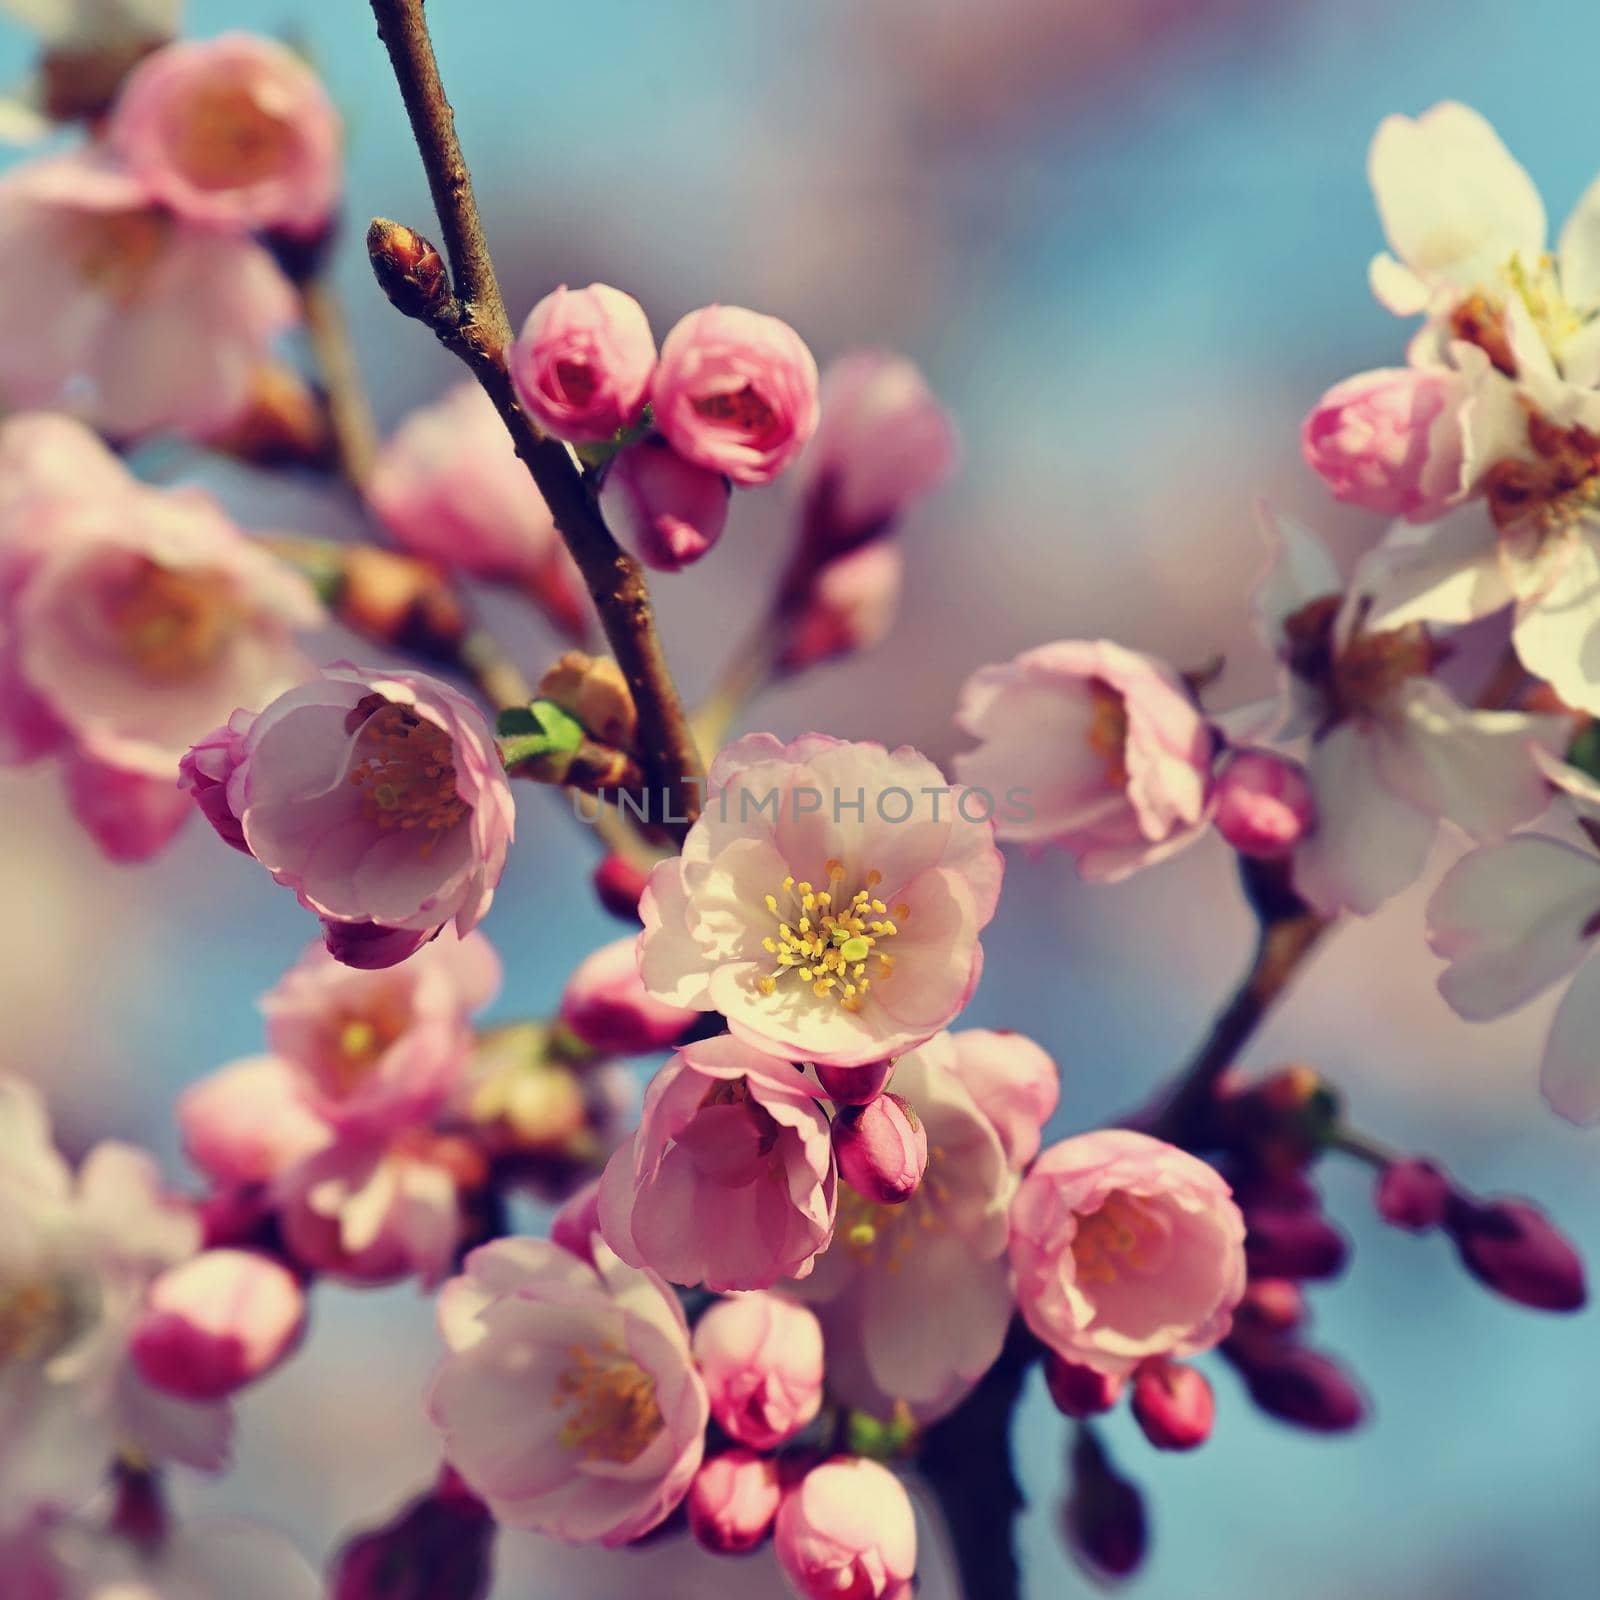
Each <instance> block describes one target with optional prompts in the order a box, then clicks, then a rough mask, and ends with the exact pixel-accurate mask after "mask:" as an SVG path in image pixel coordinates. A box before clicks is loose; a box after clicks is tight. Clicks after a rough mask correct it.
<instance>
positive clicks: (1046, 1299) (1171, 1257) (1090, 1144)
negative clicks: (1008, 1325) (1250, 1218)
mask: <svg viewBox="0 0 1600 1600" xmlns="http://www.w3.org/2000/svg"><path fill="white" fill-rule="evenodd" d="M1011 1264H1012V1266H1013V1267H1014V1268H1015V1269H1016V1280H1017V1281H1016V1287H1017V1304H1018V1305H1019V1306H1020V1308H1021V1310H1022V1315H1023V1317H1024V1318H1025V1319H1026V1321H1027V1324H1028V1326H1029V1327H1030V1328H1031V1329H1032V1330H1033V1331H1034V1333H1036V1334H1037V1335H1038V1336H1039V1338H1041V1339H1042V1340H1043V1341H1044V1342H1045V1343H1046V1344H1047V1345H1049V1346H1050V1348H1051V1349H1052V1350H1054V1351H1055V1352H1056V1353H1057V1354H1058V1355H1060V1356H1061V1357H1063V1358H1064V1359H1065V1360H1067V1361H1072V1362H1076V1363H1078V1364H1079V1365H1080V1366H1085V1367H1090V1368H1092V1369H1093V1370H1094V1371H1096V1372H1103V1373H1106V1374H1108V1375H1111V1376H1125V1375H1126V1374H1128V1373H1131V1372H1132V1371H1134V1369H1135V1368H1136V1367H1138V1365H1139V1363H1140V1362H1141V1361H1144V1360H1146V1359H1148V1358H1149V1357H1151V1356H1188V1355H1196V1354H1198V1353H1199V1352H1200V1351H1202V1350H1209V1349H1210V1348H1211V1347H1212V1346H1213V1345H1214V1344H1216V1343H1217V1342H1218V1341H1219V1340H1220V1339H1222V1338H1223V1337H1224V1336H1225V1335H1226V1333H1227V1332H1228V1328H1229V1326H1230V1325H1231V1322H1232V1316H1233V1308H1234V1306H1236V1305H1237V1304H1238V1303H1239V1297H1240V1296H1241V1295H1242V1294H1243V1293H1244V1284H1245V1261H1244V1218H1243V1217H1242V1216H1240V1214H1239V1208H1238V1207H1237V1206H1236V1205H1235V1204H1234V1203H1233V1201H1232V1199H1231V1198H1230V1191H1229V1188H1228V1185H1227V1184H1226V1183H1225V1182H1224V1181H1223V1180H1222V1178H1221V1177H1220V1176H1219V1175H1218V1174H1217V1171H1216V1169H1215V1168H1214V1167H1210V1166H1207V1165H1206V1163H1205V1162H1203V1161H1200V1160H1198V1159H1197V1158H1196V1157H1194V1156H1191V1155H1188V1154H1187V1153H1185V1152H1184V1151H1182V1150H1179V1149H1177V1148H1176V1147H1175V1146H1173V1145H1170V1144H1165V1143H1163V1142H1162V1141H1161V1140H1160V1139H1152V1138H1150V1137H1149V1135H1147V1134H1143V1133H1134V1132H1132V1131H1131V1130H1128V1129H1124V1128H1112V1129H1107V1130H1105V1131H1104V1132H1101V1133H1086V1134H1080V1135H1078V1136H1077V1137H1076V1138H1072V1139H1065V1140H1063V1141H1062V1142H1061V1143H1060V1144H1055V1145H1051V1146H1050V1148H1049V1149H1048V1150H1046V1151H1045V1152H1044V1154H1043V1155H1041V1156H1040V1157H1039V1159H1038V1160H1037V1161H1036V1162H1035V1163H1034V1165H1033V1167H1032V1169H1031V1170H1030V1171H1029V1173H1028V1175H1027V1176H1026V1177H1025V1178H1024V1179H1023V1180H1022V1187H1021V1188H1020V1189H1019V1190H1018V1191H1017V1197H1016V1199H1015V1200H1014V1201H1013V1202H1012V1206H1011Z"/></svg>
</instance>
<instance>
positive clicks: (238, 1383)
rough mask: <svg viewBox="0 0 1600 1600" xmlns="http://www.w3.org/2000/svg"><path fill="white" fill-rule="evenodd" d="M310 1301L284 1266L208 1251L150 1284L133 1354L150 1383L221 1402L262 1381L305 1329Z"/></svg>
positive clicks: (243, 1253)
mask: <svg viewBox="0 0 1600 1600" xmlns="http://www.w3.org/2000/svg"><path fill="white" fill-rule="evenodd" d="M305 1320H306V1300H305V1293H304V1291H303V1290H302V1289H301V1287H300V1283H299V1280H298V1279H297V1278H296V1277H295V1276H294V1274H293V1273H292V1272H290V1271H289V1270H288V1269H287V1268H286V1267H284V1266H283V1265H281V1264H280V1263H279V1262H276V1261H273V1260H271V1259H270V1258H269V1257H267V1256H263V1255H258V1254H256V1253H255V1252H254V1251H249V1250H205V1251H202V1252H201V1253H200V1254H199V1255H197V1256H194V1257H192V1258H191V1259H190V1260H188V1261H185V1262H182V1263H180V1264H179V1265H178V1266H175V1267H169V1268H168V1269H167V1270H166V1271H165V1272H164V1273H162V1274H161V1276H160V1277H159V1278H157V1279H156V1280H155V1281H154V1282H153V1283H152V1284H151V1285H150V1288H149V1290H148V1291H147V1293H146V1295H145V1302H144V1307H143V1309H142V1310H141V1312H140V1313H139V1320H138V1322H137V1324H136V1325H135V1327H134V1329H133V1333H132V1336H131V1342H130V1346H129V1349H130V1353H131V1355H132V1358H133V1363H134V1365H135V1366H136V1367H137V1368H138V1369H139V1374H140V1376H141V1377H143V1378H144V1380H145V1381H146V1382H147V1383H150V1384H153V1385H154V1386H155V1387H156V1388H158V1389H160V1390H162V1391H163V1392H165V1393H167V1394H175V1395H179V1396H180V1397H182V1398H183V1399H185V1400H220V1399H223V1398H224V1397H225V1396H227V1395H230V1394H232V1393H234V1392H235V1391H236V1390H238V1389H242V1388H243V1387H244V1386H245V1385H246V1384H248V1383H253V1382H255V1380H256V1379H258V1378H261V1377H264V1376H265V1375H266V1374H267V1373H268V1372H270V1371H271V1370H272V1369H273V1368H274V1367H276V1366H277V1365H278V1364H279V1363H280V1362H281V1361H283V1359H284V1358H285V1357H286V1356H287V1355H288V1354H289V1352H290V1351H291V1350H292V1349H293V1348H294V1346H295V1345H296V1344H297V1343H298V1342H299V1339H300V1335H301V1334H302V1333H303V1332H304V1330H305Z"/></svg>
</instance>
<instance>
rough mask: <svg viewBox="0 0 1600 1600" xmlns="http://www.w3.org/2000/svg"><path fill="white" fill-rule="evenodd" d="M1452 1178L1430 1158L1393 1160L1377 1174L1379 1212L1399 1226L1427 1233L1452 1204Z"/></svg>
mask: <svg viewBox="0 0 1600 1600" xmlns="http://www.w3.org/2000/svg"><path fill="white" fill-rule="evenodd" d="M1450 1193H1451V1190H1450V1180H1449V1178H1447V1177H1446V1176H1445V1175H1444V1173H1443V1172H1441V1171H1440V1170H1439V1168H1438V1167H1436V1166H1434V1164H1433V1163H1432V1162H1431V1161H1423V1160H1421V1159H1420V1158H1419V1159H1413V1160H1409V1161H1392V1162H1390V1164H1389V1165H1388V1166H1387V1167H1385V1168H1384V1169H1383V1171H1382V1172H1381V1173H1380V1174H1379V1176H1378V1189H1377V1196H1376V1198H1377V1206H1378V1215H1379V1216H1380V1217H1382V1218H1383V1220H1384V1221H1385V1222H1388V1223H1391V1224H1392V1225H1393V1226H1395V1227H1396V1228H1405V1229H1407V1230H1408V1231H1409V1232H1411V1233H1425V1232H1426V1231H1427V1230H1428V1229H1429V1228H1437V1227H1438V1226H1439V1224H1440V1223H1441V1222H1443V1221H1444V1219H1445V1213H1446V1211H1448V1210H1449V1206H1450Z"/></svg>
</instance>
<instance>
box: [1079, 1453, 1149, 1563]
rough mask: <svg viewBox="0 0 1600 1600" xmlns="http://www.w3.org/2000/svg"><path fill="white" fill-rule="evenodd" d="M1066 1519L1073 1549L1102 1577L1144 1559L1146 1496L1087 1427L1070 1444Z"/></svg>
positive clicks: (1080, 1558) (1080, 1559)
mask: <svg viewBox="0 0 1600 1600" xmlns="http://www.w3.org/2000/svg"><path fill="white" fill-rule="evenodd" d="M1062 1522H1063V1527H1064V1531H1065V1533H1066V1535H1067V1541H1068V1543H1069V1544H1070V1545H1071V1546H1072V1552H1073V1554H1074V1555H1075V1556H1077V1558H1078V1560H1079V1561H1080V1562H1081V1563H1082V1564H1083V1565H1084V1566H1085V1567H1087V1568H1088V1569H1089V1571H1090V1572H1092V1573H1094V1574H1095V1575H1096V1576H1098V1577H1102V1578H1125V1577H1127V1576H1128V1574H1129V1573H1131V1572H1133V1571H1134V1570H1135V1569H1136V1568H1137V1567H1138V1566H1139V1564H1140V1562H1142V1561H1143V1560H1144V1553H1145V1548H1146V1546H1147V1545H1148V1543H1149V1534H1148V1531H1147V1528H1146V1523H1145V1514H1144V1496H1143V1495H1141V1494H1140V1493H1139V1490H1138V1489H1137V1488H1136V1487H1135V1486H1134V1485H1133V1484H1131V1483H1129V1482H1128V1480H1127V1479H1126V1478H1124V1477H1122V1476H1121V1474H1120V1473H1118V1471H1117V1469H1116V1467H1115V1466H1114V1465H1113V1463H1112V1461H1111V1458H1110V1457H1109V1456H1108V1455H1107V1454H1106V1451H1105V1447H1104V1446H1103V1445H1102V1444H1101V1443H1100V1441H1099V1440H1098V1439H1097V1438H1095V1436H1094V1434H1093V1433H1092V1432H1091V1431H1090V1430H1089V1429H1087V1428H1081V1429H1079V1431H1078V1437H1077V1440H1076V1442H1075V1443H1074V1444H1073V1447H1072V1492H1071V1494H1070V1495H1069V1496H1068V1499H1067V1503H1066V1505H1065V1506H1064V1507H1063V1510H1062Z"/></svg>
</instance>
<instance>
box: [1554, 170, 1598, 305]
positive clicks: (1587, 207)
mask: <svg viewBox="0 0 1600 1600" xmlns="http://www.w3.org/2000/svg"><path fill="white" fill-rule="evenodd" d="M1556 262H1557V265H1558V266H1559V268H1560V271H1561V293H1562V295H1563V296H1564V297H1565V299H1566V301H1567V303H1568V304H1569V305H1571V306H1574V307H1576V308H1577V309H1578V310H1580V311H1592V310H1596V309H1600V178H1596V179H1595V181H1594V182H1593V183H1591V184H1590V185H1589V187H1588V188H1587V189H1585V190H1584V191H1583V196H1582V198H1581V199H1580V200H1579V201H1578V203H1577V205H1575V206H1574V207H1573V208H1572V215H1571V216H1570V217H1568V218H1567V220H1566V223H1565V225H1564V226H1563V227H1562V229H1561V240H1560V243H1559V244H1558V245H1557V246H1556Z"/></svg>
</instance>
